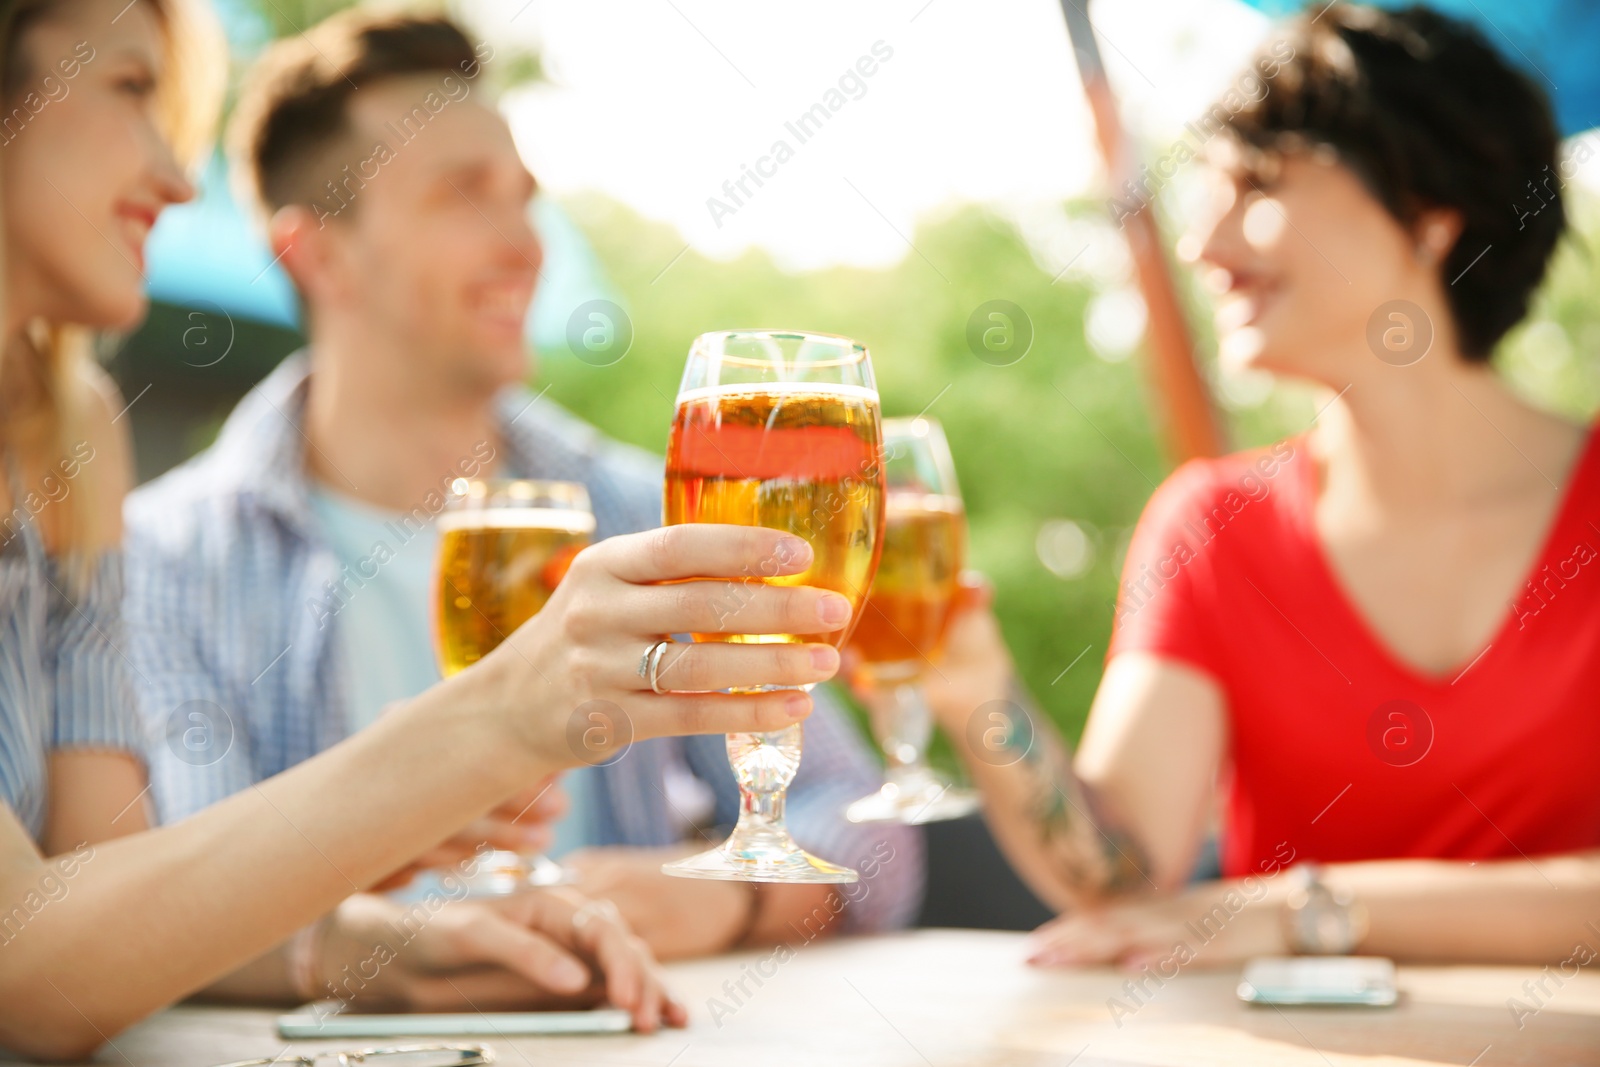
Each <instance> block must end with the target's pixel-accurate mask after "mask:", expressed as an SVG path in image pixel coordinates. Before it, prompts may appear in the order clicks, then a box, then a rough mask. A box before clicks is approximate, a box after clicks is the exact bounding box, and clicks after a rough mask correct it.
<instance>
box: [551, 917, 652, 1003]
mask: <svg viewBox="0 0 1600 1067" xmlns="http://www.w3.org/2000/svg"><path fill="white" fill-rule="evenodd" d="M572 931H573V936H574V937H575V938H576V939H577V946H578V947H579V948H580V949H582V950H584V951H585V952H587V953H588V954H589V955H590V956H592V957H593V958H594V959H595V960H596V961H598V962H599V964H600V970H601V973H602V974H604V975H605V985H606V995H607V997H608V999H610V1001H611V1002H612V1003H613V1004H615V1005H616V1006H617V1007H619V1008H624V1009H627V1010H628V1011H629V1012H630V1013H632V1015H633V1024H634V1026H635V1027H637V1028H638V1029H640V1030H643V1031H644V1032H646V1033H649V1032H650V1031H652V1030H654V1029H655V1028H656V1027H657V1025H659V1023H660V1019H661V994H660V988H659V985H660V984H659V981H658V980H657V979H656V977H655V975H654V969H655V957H654V956H653V955H652V954H651V952H650V949H649V947H648V946H646V945H645V943H644V942H643V941H642V940H640V939H639V938H637V937H635V936H634V935H633V933H632V931H631V930H629V928H628V924H627V921H626V920H624V919H623V918H622V915H621V913H619V912H618V911H617V908H616V905H614V904H612V903H611V902H610V901H608V900H591V901H588V902H587V903H585V904H584V905H583V907H581V908H579V910H578V913H577V915H576V916H575V917H574V919H573V922H572Z"/></svg>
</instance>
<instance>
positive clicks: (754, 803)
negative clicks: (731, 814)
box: [739, 789, 788, 826]
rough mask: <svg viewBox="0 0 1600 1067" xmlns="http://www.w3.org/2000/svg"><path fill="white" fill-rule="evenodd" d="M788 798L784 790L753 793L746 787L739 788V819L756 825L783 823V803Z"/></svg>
mask: <svg viewBox="0 0 1600 1067" xmlns="http://www.w3.org/2000/svg"><path fill="white" fill-rule="evenodd" d="M787 798H788V792H787V791H786V790H782V789H779V790H776V791H774V792H771V793H755V792H751V791H750V790H748V789H740V790H739V821H740V822H741V823H742V822H745V821H746V820H748V821H749V822H751V823H754V824H756V825H767V826H770V825H772V824H774V823H777V824H779V825H781V824H782V823H783V808H784V803H785V801H786V800H787Z"/></svg>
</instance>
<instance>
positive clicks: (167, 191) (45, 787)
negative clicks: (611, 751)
mask: <svg viewBox="0 0 1600 1067" xmlns="http://www.w3.org/2000/svg"><path fill="white" fill-rule="evenodd" d="M196 32H197V22H196V20H195V13H194V12H193V11H192V10H191V9H190V7H189V5H188V4H187V3H186V2H183V0H159V2H155V0H146V2H143V3H134V4H127V3H126V2H125V0H54V2H50V0H31V2H30V0H23V2H6V3H3V4H0V62H3V71H0V85H3V89H4V94H5V101H4V111H3V114H0V182H3V188H0V214H3V222H4V225H3V229H0V233H3V240H4V246H3V265H4V278H3V288H0V310H3V327H4V349H3V351H4V356H3V361H0V403H3V407H0V461H3V462H0V468H3V470H4V477H3V478H0V1045H3V1046H5V1047H8V1048H11V1049H13V1050H15V1051H17V1052H21V1053H24V1054H28V1055H34V1056H49V1057H76V1056H80V1055H83V1054H85V1053H87V1052H88V1051H90V1050H91V1049H93V1048H94V1047H96V1046H97V1045H99V1044H100V1043H101V1042H102V1041H104V1040H105V1039H106V1038H108V1037H110V1036H111V1035H114V1034H115V1033H116V1032H117V1031H118V1030H120V1029H121V1028H123V1027H125V1026H127V1025H128V1024H129V1023H131V1022H133V1021H135V1020H137V1019H139V1018H141V1017H143V1016H144V1015H147V1014H149V1013H150V1012H152V1011H155V1010H157V1009H159V1008H161V1007H162V1006H164V1005H166V1004H168V1003H170V1002H172V1001H173V1000H176V999H178V998H180V997H183V996H185V995H188V994H190V993H192V992H194V991H196V990H199V989H201V988H203V987H205V986H207V985H208V984H210V983H213V982H216V981H217V980H218V979H220V978H222V977H223V976H224V975H227V974H229V973H230V972H233V971H235V970H236V969H238V968H241V967H242V966H243V965H246V964H249V963H251V961H256V964H255V965H254V966H256V967H259V966H261V961H260V960H259V959H258V957H262V955H263V953H266V952H268V950H269V949H271V948H272V947H273V946H275V945H279V944H281V943H283V942H284V941H285V940H286V939H287V938H289V937H290V935H291V934H293V933H294V932H295V931H296V930H297V929H300V928H302V927H304V926H305V925H306V924H307V923H308V922H310V921H311V920H313V919H315V918H316V917H317V916H319V915H322V914H324V913H326V912H328V911H329V910H330V909H331V908H333V907H334V906H335V905H337V904H338V903H339V902H340V901H341V900H342V899H344V898H346V897H348V896H349V895H350V894H352V893H353V892H356V891H357V890H360V889H361V888H363V887H366V886H369V885H372V884H373V883H375V882H377V881H379V880H380V879H382V878H383V877H384V876H386V875H388V874H389V873H390V872H392V871H394V870H396V869H397V868H400V867H403V866H404V865H406V864H407V863H408V862H410V861H411V860H412V859H413V858H414V857H416V856H417V855H418V854H420V853H422V852H424V851H425V850H427V849H429V848H430V847H432V846H434V845H435V844H437V843H438V842H440V841H442V840H443V839H445V838H446V837H449V836H450V835H451V834H453V833H455V832H456V831H458V830H460V829H461V828H462V827H463V826H465V825H467V824H468V823H469V822H471V821H472V820H474V819H476V818H479V817H480V816H482V815H484V813H485V812H487V811H489V810H490V809H491V808H493V807H494V806H495V805H496V804H498V803H500V802H502V801H505V800H506V799H507V798H509V797H511V796H512V795H513V794H514V793H517V792H518V791H519V790H522V789H524V788H526V787H528V786H529V785H530V784H531V783H534V782H537V781H538V780H540V779H541V778H543V777H544V776H547V775H549V774H551V773H553V772H555V771H557V770H559V769H561V768H563V767H565V766H568V765H571V764H575V763H576V762H577V756H576V755H575V754H574V753H572V752H571V751H569V749H568V746H567V742H566V740H565V737H566V726H567V722H568V719H569V717H570V716H571V714H572V713H573V712H574V711H575V710H576V709H578V707H579V706H580V705H583V704H586V703H588V702H591V701H606V702H609V703H610V704H612V705H615V706H616V707H617V708H619V709H620V713H622V714H626V716H627V717H628V719H629V720H630V722H631V725H632V732H633V735H634V737H636V738H646V737H654V736H661V735H664V734H670V733H686V732H707V733H722V732H726V731H730V730H773V729H777V728H779V727H781V726H783V725H786V724H788V723H791V722H793V721H795V720H797V719H800V718H803V717H805V716H806V715H807V714H808V713H809V711H810V707H811V705H810V699H809V697H807V696H806V695H805V694H803V693H798V692H781V693H766V694H761V695H755V696H737V697H736V696H725V695H718V694H710V693H692V694H680V693H659V694H658V693H652V692H649V691H648V689H643V687H644V683H643V682H642V681H641V680H640V678H639V677H638V675H637V673H636V671H635V665H636V664H637V663H638V662H639V659H640V655H641V653H642V652H643V651H645V650H646V649H648V648H650V647H651V646H652V645H653V644H654V643H655V642H656V641H657V640H659V639H660V637H661V635H663V634H666V633H673V632H689V631H714V630H718V629H720V628H723V627H724V625H726V626H731V625H733V624H734V623H733V621H732V620H727V621H726V622H725V623H724V622H719V620H718V613H717V611H716V608H715V598H716V597H717V595H718V593H719V592H721V591H722V590H723V588H724V587H723V586H722V585H721V584H720V583H716V582H710V581H707V582H702V583H699V584H674V585H671V586H665V587H664V586H660V585H658V584H657V583H661V582H664V581H668V580H672V579H681V578H693V577H697V576H705V575H729V576H731V575H736V574H738V573H741V570H742V569H743V568H747V567H748V568H752V569H753V568H756V567H759V566H762V565H764V562H765V561H768V560H770V559H772V558H774V557H776V558H777V559H779V560H788V561H791V563H790V564H789V566H788V572H791V573H792V572H793V571H795V570H798V569H800V568H802V567H803V566H804V565H805V563H806V562H807V561H808V560H809V558H810V551H809V548H808V547H807V546H805V545H804V544H803V543H796V542H794V541H793V539H790V538H786V537H784V536H783V535H781V534H779V533H777V532H776V531H769V530H759V529H748V528H737V527H716V526H705V527H678V528H675V529H671V530H663V531H656V532H653V533H647V534H639V535H632V536H626V537H616V538H612V539H610V540H607V541H605V542H603V543H601V544H599V545H597V546H595V547H594V548H592V549H590V550H588V551H586V552H584V553H583V554H582V555H581V556H580V557H579V558H578V560H577V561H576V562H575V563H574V565H573V567H572V570H571V571H570V572H569V574H568V576H567V578H566V579H565V581H564V582H563V583H562V585H561V588H560V590H559V591H558V592H557V594H556V596H555V597H554V598H553V599H552V600H551V602H550V604H549V606H548V607H547V608H546V609H545V610H544V611H543V612H542V613H541V614H540V615H539V616H538V617H537V619H536V620H534V621H533V622H531V623H529V624H528V625H527V626H524V627H523V628H522V629H520V630H519V631H517V633H515V634H514V635H512V637H511V638H509V639H508V640H507V641H506V643H505V644H504V645H503V646H502V647H501V649H500V650H498V651H497V652H496V653H495V654H494V655H491V656H489V657H488V658H486V659H485V660H484V661H483V662H482V663H481V664H479V665H478V666H477V667H475V668H473V669H472V670H469V671H466V672H463V673H462V674H460V675H457V676H455V677H454V678H452V679H451V680H449V681H447V682H445V683H443V684H441V685H439V686H437V687H435V688H434V689H432V690H430V691H428V692H426V693H424V694H423V695H421V696H419V697H417V698H416V699H414V700H411V701H406V702H403V703H400V704H398V705H395V706H393V707H392V708H391V709H390V710H389V711H388V712H387V713H386V714H385V715H384V716H383V717H382V719H381V720H380V721H379V722H378V723H377V724H376V725H375V726H373V727H372V728H370V729H367V730H363V731H361V732H360V733H359V734H357V735H356V736H354V737H353V738H351V739H350V740H349V741H346V742H345V743H343V744H340V745H338V746H336V747H334V748H332V749H330V750H328V751H327V752H324V753H323V754H322V755H320V756H318V757H316V758H315V759H312V760H309V761H307V762H305V763H302V764H300V765H299V766H297V767H295V768H294V769H293V770H291V771H289V772H287V773H285V774H282V775H280V776H278V777H277V778H274V779H271V780H268V781H266V782H263V783H261V784H260V785H259V786H256V787H254V788H252V789H249V790H246V791H244V792H242V793H240V794H238V795H236V796H234V797H232V798H230V799H228V800H227V801H224V802H223V803H220V804H217V805H215V806H213V807H211V808H209V809H207V810H205V811H203V812H201V813H199V814H197V815H195V816H194V817H192V818H189V819H187V820H184V821H183V822H180V823H177V824H175V825H172V826H167V827H163V828H161V829H157V830H144V826H145V823H144V816H143V812H142V809H141V807H140V804H139V799H140V795H141V793H142V791H143V789H144V773H145V772H144V767H143V765H142V763H141V760H140V757H139V755H138V748H139V736H138V731H137V729H136V728H135V726H134V725H133V723H134V721H135V720H134V719H133V714H134V713H133V709H132V706H131V703H130V701H129V698H128V696H127V685H126V681H125V679H124V677H123V673H122V672H123V671H124V670H126V669H127V667H126V665H125V661H124V660H123V658H122V656H121V655H120V653H119V652H118V642H119V638H120V633H119V630H120V625H119V620H118V600H119V596H120V573H119V564H118V562H117V555H116V549H117V543H118V538H119V532H120V531H119V516H120V505H121V498H122V495H123V493H124V491H125V490H126V489H127V485H128V480H129V479H128V467H129V464H128V462H127V459H128V453H127V445H126V443H125V441H124V439H123V437H122V436H121V434H122V429H121V427H120V425H119V423H118V416H119V413H120V411H121V409H122V404H121V402H120V400H119V399H118V398H117V397H116V395H115V392H114V390H113V389H112V388H111V387H110V385H109V384H108V383H107V382H106V381H105V379H104V377H103V376H102V375H100V374H99V372H98V371H96V370H95V369H94V368H93V366H92V364H90V363H89V362H88V360H87V359H86V357H85V355H84V353H85V351H86V345H87V335H88V333H89V331H93V330H103V329H122V328H126V327H129V326H131V325H133V324H134V323H136V322H137V321H138V320H139V318H140V317H141V316H142V315H143V313H144V309H145V296H144V293H143V289H142V281H143V278H142V260H143V254H142V250H143V245H144V241H145V238H146V236H147V235H148V233H149V230H150V227H151V226H152V225H153V224H154V222H155V220H156V218H157V216H158V214H159V213H160V211H161V210H162V208H164V207H165V206H166V205H168V204H172V203H176V202H179V201H182V200H185V199H187V198H188V197H189V196H190V195H191V193H192V190H191V188H190V186H189V183H188V181H187V179H186V178H185V176H184V173H183V170H182V169H181V167H180V165H179V163H178V162H177V160H178V158H180V157H181V156H184V155H186V154H189V153H192V151H193V150H194V149H195V148H196V147H197V146H198V145H199V144H200V143H201V142H202V141H203V139H204V137H203V135H204V133H205V132H206V131H207V130H208V129H209V126H210V122H211V120H212V114H211V113H210V110H209V109H208V108H207V107H202V106H199V105H198V104H197V102H199V101H211V100H214V99H215V96H216V85H217V79H216V77H215V74H214V72H213V71H212V70H210V69H208V67H207V64H206V63H205V62H203V60H204V57H206V56H207V55H213V56H214V55H216V54H217V52H216V49H215V46H213V45H211V43H210V42H209V41H208V40H201V39H199V38H197V37H196ZM742 572H743V573H749V570H743V571H742ZM755 592H756V594H757V595H756V597H755V599H753V600H751V601H750V602H749V603H748V604H747V605H746V606H745V607H744V608H743V609H741V611H740V613H739V616H738V620H737V626H738V628H739V629H740V630H741V631H745V632H752V631H753V632H775V633H776V632H802V633H807V632H817V631H819V630H821V631H826V630H832V629H838V628H840V627H842V626H843V625H844V623H845V622H846V620H847V619H848V617H849V610H848V604H847V603H846V602H845V601H844V600H843V598H841V597H838V596H836V595H834V594H831V593H825V592H823V591H821V590H815V589H807V588H797V589H777V588H765V587H763V588H761V589H758V590H755ZM682 657H688V658H689V659H690V663H688V664H686V665H685V669H686V670H687V671H689V672H690V673H689V676H692V677H695V678H696V679H698V680H699V681H701V682H702V683H703V684H704V685H705V686H706V687H707V688H708V689H715V688H726V687H736V686H743V685H751V684H756V683H759V682H780V683H786V684H791V685H798V684H801V683H806V682H816V681H820V680H823V679H825V678H827V677H829V676H831V675H832V674H833V672H834V670H835V669H836V667H837V656H836V655H835V654H834V652H833V651H832V649H830V648H827V647H826V646H805V645H789V646H784V647H782V648H779V649H774V648H772V647H771V646H766V647H760V646H743V647H741V646H736V645H705V646H675V647H674V648H673V649H672V650H670V651H669V652H668V654H667V657H666V663H665V668H670V667H671V665H672V662H673V661H675V660H676V659H679V658H682ZM663 673H665V669H664V671H663ZM642 689H643V691H641V690H642ZM441 754H444V757H443V758H441ZM135 831H138V832H135ZM497 923H498V925H497ZM447 932H448V934H449V936H448V937H439V938H435V939H434V940H433V941H432V942H431V943H430V944H429V945H428V946H423V947H413V946H407V949H406V952H405V953H404V955H406V956H414V957H421V958H422V962H423V964H425V965H427V966H433V967H437V968H448V967H449V966H450V965H451V964H452V963H479V964H499V965H500V966H501V968H502V969H505V970H507V971H511V972H514V974H515V976H516V977H518V978H520V979H521V980H522V982H523V986H522V988H523V989H524V990H525V991H528V992H531V991H532V990H534V989H536V988H539V987H543V988H544V989H545V990H546V991H552V990H553V991H556V992H560V993H565V994H573V995H578V994H582V993H584V992H585V991H586V989H587V987H589V986H590V985H591V982H593V983H594V984H595V985H597V986H603V987H604V991H605V993H606V994H607V995H609V997H610V998H611V999H612V1000H613V1001H615V1002H617V1003H619V1004H621V1005H623V1006H626V1007H628V1008H630V1009H631V1010H632V1011H633V1013H634V1017H635V1022H636V1025H638V1026H639V1027H641V1028H645V1029H649V1028H653V1027H654V1026H656V1025H658V1023H659V1022H661V1021H663V1020H664V1021H666V1022H669V1023H681V1022H682V1020H683V1010H682V1008H681V1007H679V1006H677V1005H675V1004H673V1003H671V1001H670V1000H669V999H668V998H666V996H665V994H664V992H663V990H662V988H661V985H660V982H659V979H658V978H657V977H656V975H655V974H654V971H653V964H652V961H651V960H650V958H649V955H648V953H647V952H645V951H644V950H643V949H642V948H641V947H640V946H639V944H638V942H637V940H636V939H634V938H633V937H632V936H631V935H630V934H629V933H628V932H627V931H626V929H625V928H624V927H622V926H621V925H620V924H618V923H616V922H615V921H614V920H613V919H611V918H610V917H608V916H607V915H606V913H605V912H604V911H603V910H598V909H592V910H587V911H585V910H581V909H579V908H576V907H574V906H572V905H571V904H570V903H567V904H563V903H562V902H561V901H560V900H559V899H558V898H553V897H539V896H534V897H529V898H524V899H523V900H522V902H520V903H516V904H513V905H510V906H508V907H507V908H506V909H505V911H503V912H501V913H496V915H493V916H485V915H482V914H480V915H479V917H477V918H475V919H473V920H472V921H471V922H468V923H457V924H456V925H455V926H453V927H451V928H450V929H449V930H448V931H447ZM516 935H520V936H516ZM535 935H537V936H535ZM283 962H285V961H279V965H280V970H281V966H282V964H283ZM287 962H288V963H290V964H293V963H294V962H295V961H293V960H290V961H287ZM566 964H571V965H574V966H576V968H577V972H576V973H569V974H568V975H566V976H563V975H562V974H561V973H560V971H561V968H562V966H563V965H566ZM395 966H396V967H403V966H405V965H404V964H399V963H397V964H395ZM245 970H246V971H248V970H249V968H246V969H245ZM593 972H598V975H596V974H594V973H593ZM290 977H292V976H290ZM279 980H280V984H285V985H286V987H287V988H286V989H285V990H284V995H286V996H287V995H292V993H293V992H294V991H295V990H294V987H295V983H293V982H287V981H285V979H284V978H283V976H282V975H281V973H280V979H279ZM417 981H418V982H419V983H421V982H425V981H427V979H426V978H425V977H422V976H419V977H418V978H417ZM482 981H483V973H482V968H479V969H478V970H476V971H475V972H474V975H473V976H472V977H471V978H470V979H469V980H467V981H466V982H465V984H460V983H446V982H444V981H443V980H442V979H437V978H436V979H432V982H433V986H434V987H436V988H437V987H442V986H444V985H446V984H449V985H450V986H451V988H452V989H454V990H455V991H456V995H458V996H460V997H462V998H465V999H468V1000H471V1001H472V1002H473V1003H474V1004H481V1003H482V1002H483V1001H484V1000H492V999H493V998H496V997H504V996H506V995H507V989H508V987H507V986H505V985H503V984H502V985H496V986H494V987H493V988H485V987H484V986H483V985H482V984H481V983H482ZM516 988H517V987H515V986H512V987H510V990H511V992H512V993H515V992H516ZM413 992H415V990H413ZM513 999H515V998H514V997H513Z"/></svg>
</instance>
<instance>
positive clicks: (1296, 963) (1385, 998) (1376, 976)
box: [1238, 956, 1400, 1008]
mask: <svg viewBox="0 0 1600 1067" xmlns="http://www.w3.org/2000/svg"><path fill="white" fill-rule="evenodd" d="M1238 993H1239V999H1240V1000H1243V1001H1246V1002H1248V1003H1251V1004H1284V1005H1288V1004H1329V1005H1334V1004H1352V1005H1366V1006H1368V1007H1379V1008H1385V1007H1389V1006H1390V1005H1392V1004H1394V1003H1395V1001H1396V1000H1398V999H1399V996H1400V994H1399V992H1398V990H1397V988H1396V986H1395V977H1394V961H1393V960H1389V959H1384V958H1383V957H1381V956H1263V957H1260V958H1258V959H1253V960H1251V961H1250V962H1248V963H1246V964H1245V967H1244V977H1243V978H1241V979H1240V980H1239V989H1238Z"/></svg>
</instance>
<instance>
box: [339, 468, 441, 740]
mask: <svg viewBox="0 0 1600 1067" xmlns="http://www.w3.org/2000/svg"><path fill="white" fill-rule="evenodd" d="M310 496H311V512H312V514H313V515H315V516H316V520H317V523H318V524H319V525H320V526H321V528H322V536H323V538H324V539H325V540H326V543H327V545H328V547H329V548H330V549H331V550H332V551H333V558H334V562H335V563H336V564H337V565H338V568H339V577H338V578H337V579H335V581H334V584H335V586H336V587H337V591H338V593H339V595H338V596H336V597H330V598H329V601H328V609H329V611H330V612H332V613H333V614H334V615H336V616H339V618H340V623H341V625H340V626H339V628H338V630H337V631H336V642H335V643H336V647H337V648H338V649H339V654H340V655H341V656H342V657H343V658H344V661H345V672H346V673H345V677H346V679H347V680H348V682H347V684H348V685H349V691H348V699H347V700H346V701H345V706H344V713H345V725H346V728H347V729H348V730H349V731H350V732H351V733H354V732H355V731H357V730H360V729H362V728H363V727H367V726H371V725H372V724H373V722H375V721H376V720H377V718H378V715H379V713H381V712H382V711H383V709H384V708H385V707H387V706H388V705H390V704H393V703H394V702H395V701H397V700H405V699H407V698H409V697H414V696H416V695H417V694H418V693H420V692H422V691H423V690H424V689H426V688H428V687H429V686H430V685H433V684H434V683H435V682H437V681H438V680H439V661H438V659H437V658H436V655H435V652H434V648H433V640H432V632H431V630H430V629H429V621H428V620H429V618H430V617H431V616H430V612H431V611H432V608H433V606H432V604H430V603H429V590H430V588H431V586H432V582H433V557H434V553H435V552H436V551H437V550H438V546H439V532H438V529H437V528H436V527H435V526H434V525H433V523H431V522H430V523H425V524H422V525H420V527H419V526H417V525H414V524H411V523H406V522H404V521H403V516H401V515H399V514H397V513H391V512H388V511H385V510H383V509H382V508H376V507H373V506H372V505H371V504H367V503H364V502H363V501H360V500H354V499H352V498H350V497H348V496H345V495H344V494H342V493H338V492H335V491H333V490H331V489H329V488H328V487H326V486H323V485H319V484H315V483H313V485H312V486H311V494H310Z"/></svg>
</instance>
